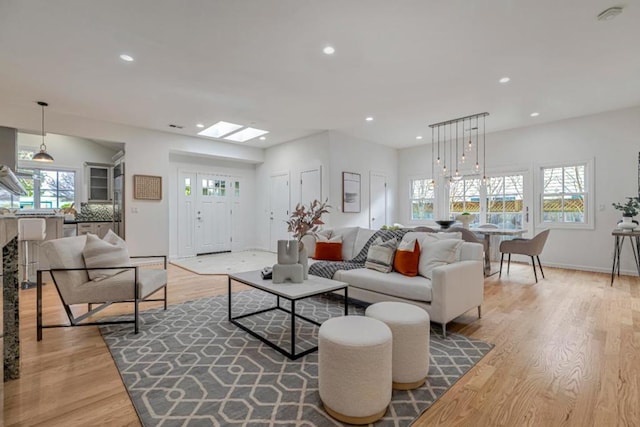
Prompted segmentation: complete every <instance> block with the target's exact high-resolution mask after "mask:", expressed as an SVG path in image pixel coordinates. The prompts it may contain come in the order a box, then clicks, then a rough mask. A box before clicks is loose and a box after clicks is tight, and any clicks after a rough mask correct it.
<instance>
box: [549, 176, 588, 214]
mask: <svg viewBox="0 0 640 427" xmlns="http://www.w3.org/2000/svg"><path fill="white" fill-rule="evenodd" d="M586 166H587V165H586V164H577V165H570V166H555V167H543V168H542V173H541V176H542V194H541V195H540V196H541V198H542V203H541V206H542V209H541V213H540V214H541V221H542V223H549V224H552V223H557V224H569V223H573V224H575V223H578V224H585V223H586V222H587V218H586V214H585V213H586V212H587V200H588V189H587V185H586V182H587V180H586V178H587V176H586V174H587V167H586Z"/></svg>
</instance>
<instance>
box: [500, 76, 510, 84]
mask: <svg viewBox="0 0 640 427" xmlns="http://www.w3.org/2000/svg"><path fill="white" fill-rule="evenodd" d="M510 80H511V79H510V78H509V77H503V78H501V79H500V80H499V82H500V83H509V81H510Z"/></svg>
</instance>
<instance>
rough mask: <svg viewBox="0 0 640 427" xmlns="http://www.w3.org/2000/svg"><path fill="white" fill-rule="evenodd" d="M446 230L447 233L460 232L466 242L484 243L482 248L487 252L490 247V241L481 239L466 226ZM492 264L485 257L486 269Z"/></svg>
mask: <svg viewBox="0 0 640 427" xmlns="http://www.w3.org/2000/svg"><path fill="white" fill-rule="evenodd" d="M445 232H447V233H460V234H461V237H462V240H464V241H465V242H471V243H480V244H481V245H482V250H483V251H484V252H485V253H486V252H487V251H488V250H489V248H488V246H489V243H488V242H487V241H486V240H484V239H479V238H478V236H477V235H476V233H474V232H473V231H471V230H468V229H466V228H462V227H449V228H447V229H446V230H445ZM489 267H490V266H489V265H487V261H486V258H485V269H487V268H489Z"/></svg>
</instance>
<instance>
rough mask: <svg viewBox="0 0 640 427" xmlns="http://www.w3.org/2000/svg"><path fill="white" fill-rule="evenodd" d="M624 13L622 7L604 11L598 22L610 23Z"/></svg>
mask: <svg viewBox="0 0 640 427" xmlns="http://www.w3.org/2000/svg"><path fill="white" fill-rule="evenodd" d="M621 13H622V7H620V6H614V7H610V8H609V9H607V10H604V11H603V12H601V13H600V14H599V15H598V21H610V20H611V19H613V18H615V17H616V16H618V15H620V14H621Z"/></svg>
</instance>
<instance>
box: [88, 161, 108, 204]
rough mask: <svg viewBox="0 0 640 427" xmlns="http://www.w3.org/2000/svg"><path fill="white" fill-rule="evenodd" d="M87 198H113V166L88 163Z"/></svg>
mask: <svg viewBox="0 0 640 427" xmlns="http://www.w3.org/2000/svg"><path fill="white" fill-rule="evenodd" d="M85 165H86V176H87V200H88V201H89V202H94V203H95V202H110V201H111V200H112V196H111V193H112V189H111V181H112V179H111V176H112V171H113V167H112V166H111V165H106V164H101V163H86V164H85Z"/></svg>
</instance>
